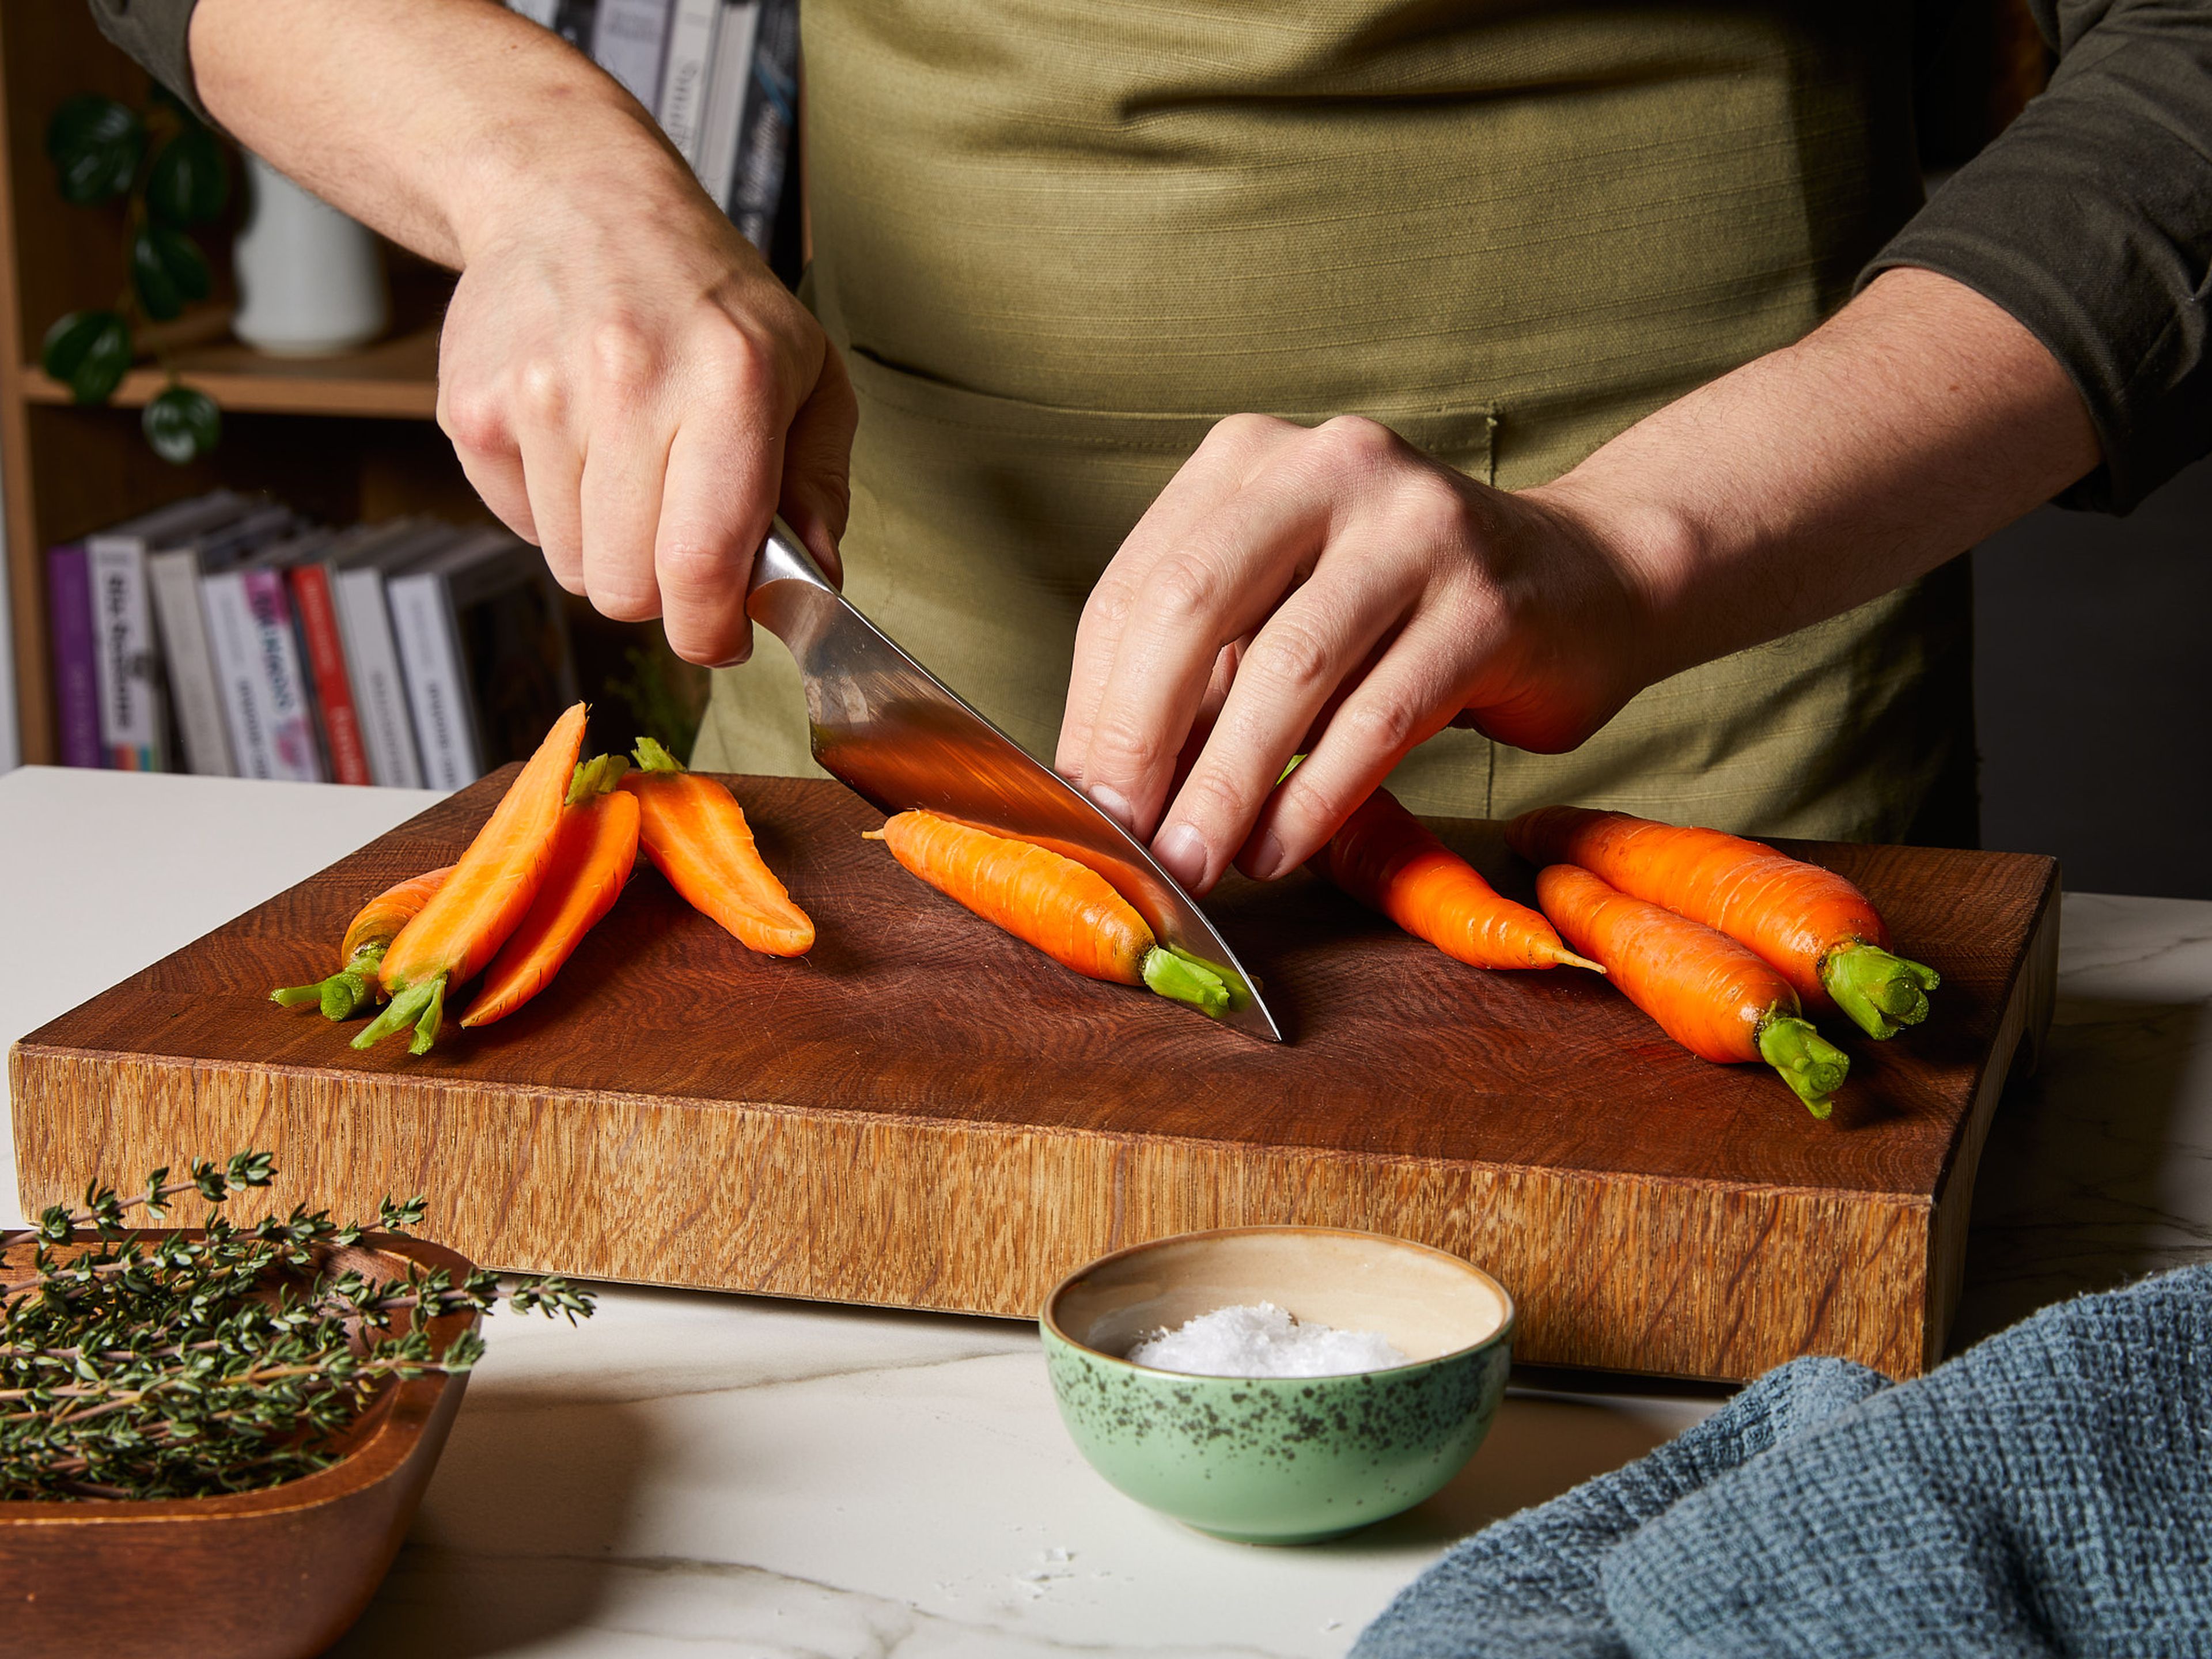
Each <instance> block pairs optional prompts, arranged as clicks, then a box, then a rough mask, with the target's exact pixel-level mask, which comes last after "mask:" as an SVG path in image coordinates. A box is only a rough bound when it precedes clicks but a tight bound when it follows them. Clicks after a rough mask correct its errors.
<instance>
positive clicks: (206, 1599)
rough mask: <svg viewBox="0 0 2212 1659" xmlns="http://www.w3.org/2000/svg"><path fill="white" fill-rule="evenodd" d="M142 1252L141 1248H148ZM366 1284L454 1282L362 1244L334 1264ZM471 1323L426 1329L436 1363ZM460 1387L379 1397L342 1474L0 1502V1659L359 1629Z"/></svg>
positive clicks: (412, 1388)
mask: <svg viewBox="0 0 2212 1659" xmlns="http://www.w3.org/2000/svg"><path fill="white" fill-rule="evenodd" d="M146 1236H147V1237H151V1236H152V1235H150V1234H149V1235H146ZM336 1255H337V1257H338V1258H339V1261H338V1262H337V1265H338V1267H339V1268H340V1270H343V1268H344V1267H354V1268H357V1269H358V1270H359V1271H361V1272H362V1273H363V1274H365V1275H367V1276H368V1277H370V1278H372V1279H392V1278H397V1277H398V1276H400V1274H401V1273H402V1272H403V1271H404V1269H402V1268H401V1267H399V1266H398V1263H397V1262H396V1261H394V1258H398V1257H404V1258H405V1259H406V1260H408V1261H414V1262H416V1263H419V1264H420V1265H421V1266H422V1267H429V1268H435V1267H444V1268H447V1269H449V1270H451V1271H452V1272H453V1273H455V1274H456V1275H459V1274H462V1273H468V1272H470V1271H471V1265H470V1263H469V1262H468V1261H466V1260H465V1259H464V1258H463V1257H461V1256H459V1255H455V1254H454V1253H453V1251H451V1250H448V1249H445V1248H443V1247H442V1246H441V1245H436V1244H428V1243H423V1242H422V1241H421V1240H419V1239H412V1238H394V1237H386V1236H383V1235H378V1234H371V1235H369V1236H368V1237H367V1238H365V1239H364V1240H363V1241H362V1247H360V1248H357V1249H350V1250H345V1251H341V1252H337V1253H336ZM476 1322H477V1315H476V1314H475V1313H474V1311H473V1310H471V1311H470V1312H467V1313H458V1314H452V1315H448V1316H446V1317H445V1318H442V1319H438V1320H434V1321H432V1322H431V1324H430V1331H431V1334H432V1337H433V1339H434V1340H435V1343H436V1345H437V1346H438V1347H439V1348H440V1350H441V1351H442V1350H443V1348H444V1346H445V1345H446V1344H447V1343H448V1342H451V1341H452V1340H453V1339H454V1338H455V1337H457V1336H459V1334H461V1333H462V1332H464V1331H465V1330H468V1329H470V1328H471V1327H472V1326H473V1325H474V1324H475V1323H476ZM467 1382H468V1378H467V1376H465V1375H464V1376H439V1375H431V1376H420V1377H416V1379H415V1380H413V1381H412V1382H409V1383H400V1384H399V1385H398V1387H396V1388H386V1389H385V1390H384V1392H383V1394H382V1395H381V1396H380V1398H379V1399H378V1400H377V1401H375V1403H374V1404H373V1405H372V1406H371V1407H369V1409H368V1411H367V1412H365V1413H362V1416H361V1417H360V1418H359V1419H356V1421H355V1422H354V1423H353V1424H352V1425H350V1426H349V1428H348V1429H347V1430H346V1431H345V1433H344V1434H343V1436H342V1437H340V1438H339V1440H338V1442H337V1449H338V1451H339V1454H340V1456H339V1461H338V1462H336V1463H333V1464H332V1465H331V1467H330V1468H326V1469H319V1470H317V1471H316V1472H315V1473H314V1474H310V1475H306V1476H303V1477H302V1478H301V1479H300V1480H289V1481H287V1482H285V1483H284V1484H283V1486H269V1487H265V1488H264V1489H263V1490H261V1491H259V1492H234V1493H229V1494H227V1495H225V1496H223V1497H220V1498H168V1499H161V1500H158V1501H149V1502H137V1501H125V1502H103V1501H101V1500H99V1499H95V1498H88V1499H81V1500H73V1501H40V1502H36V1503H15V1504H8V1503H0V1654H5V1655H7V1656H8V1659H82V1656H84V1655H87V1654H99V1655H100V1656H102V1659H138V1656H142V1655H143V1656H146V1659H154V1656H157V1655H158V1656H161V1659H173V1656H175V1655H177V1654H179V1653H191V1654H194V1655H197V1656H199V1659H306V1656H308V1655H311V1654H318V1653H320V1652H322V1651H323V1650H325V1648H327V1647H329V1646H330V1645H331V1644H332V1643H333V1642H335V1641H337V1638H339V1637H340V1636H341V1635H343V1633H344V1632H345V1630H346V1628H347V1626H349V1625H351V1624H352V1623H353V1622H354V1620H356V1619H358V1618H359V1617H360V1616H361V1613H362V1609H363V1608H364V1607H367V1606H368V1599H369V1597H370V1596H371V1595H374V1594H375V1592H376V1587H377V1586H378V1585H379V1584H380V1583H382V1582H383V1580H384V1575H385V1573H386V1571H387V1570H389V1568H390V1567H391V1565H392V1557H393V1556H394V1555H396V1554H397V1553H398V1550H399V1543H400V1540H401V1539H402V1538H404V1536H405V1535H406V1533H407V1528H408V1525H409V1523H410V1522H412V1521H413V1519H414V1517H415V1509H416V1505H417V1504H420V1503H421V1502H422V1489H423V1487H424V1486H427V1485H428V1483H429V1480H430V1471H431V1469H432V1468H434V1467H435V1465H436V1463H437V1462H438V1454H439V1453H440V1452H441V1450H443V1449H444V1448H445V1444H446V1431H447V1430H448V1429H449V1428H450V1427H452V1425H453V1413H455V1412H456V1411H457V1410H459V1407H460V1403H461V1393H462V1389H464V1387H465V1385H466V1383H467Z"/></svg>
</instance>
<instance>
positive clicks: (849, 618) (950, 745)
mask: <svg viewBox="0 0 2212 1659" xmlns="http://www.w3.org/2000/svg"><path fill="white" fill-rule="evenodd" d="M745 610H746V611H747V612H748V613H749V614H750V616H751V617H752V619H753V620H754V621H755V622H757V623H759V624H760V625H761V626H762V627H763V628H765V629H768V630H769V633H771V634H774V635H775V636H776V637H777V638H778V639H780V640H781V641H783V642H784V643H785V644H786V645H787V646H789V647H791V654H792V656H793V658H794V659H796V660H797V661H798V664H799V675H800V677H801V678H803V679H804V680H805V683H806V718H807V723H808V725H809V726H810V727H811V731H812V737H813V742H814V758H815V759H816V760H817V761H819V762H821V763H822V765H823V769H826V770H827V771H829V773H830V774H832V775H834V776H836V777H838V778H840V779H842V780H843V781H844V782H845V783H846V784H848V786H850V787H851V788H852V789H853V790H854V792H855V793H858V794H860V796H862V797H863V798H864V799H866V800H867V801H869V802H870V803H871V804H872V805H875V806H877V807H878V808H880V809H881V810H882V811H884V812H886V813H891V812H902V811H907V810H908V808H910V807H920V808H922V809H924V810H926V811H932V812H936V813H939V814H941V815H943V816H944V817H954V818H961V819H964V820H965V821H967V822H968V823H974V824H977V825H980V826H981V827H983V828H986V829H994V830H996V831H998V832H999V833H1000V834H1002V835H1006V836H1013V837H1015V838H1016V839H1018V840H1021V841H1032V842H1041V843H1043V844H1045V845H1048V846H1050V847H1052V848H1054V850H1056V851H1059V852H1061V853H1065V854H1067V855H1068V856H1069V857H1071V858H1074V859H1079V860H1081V861H1082V862H1083V863H1085V864H1087V865H1089V866H1091V868H1092V869H1094V870H1096V871H1097V872H1098V873H1099V874H1100V875H1102V876H1103V877H1105V878H1106V879H1107V880H1108V881H1109V882H1111V883H1113V884H1114V885H1115V888H1117V889H1118V890H1120V891H1121V894H1122V895H1123V896H1125V897H1126V898H1127V899H1128V901H1129V902H1131V903H1132V904H1133V905H1135V906H1136V907H1137V909H1138V911H1139V913H1140V914H1141V915H1143V916H1144V918H1145V920H1146V921H1148V922H1149V923H1151V924H1152V933H1153V934H1154V935H1155V936H1156V937H1157V938H1158V939H1159V941H1160V943H1161V944H1163V945H1170V946H1172V947H1174V948H1175V949H1176V950H1177V951H1183V952H1185V953H1187V954H1188V955H1190V956H1192V957H1196V958H1198V960H1200V962H1203V963H1206V965H1207V966H1208V967H1210V968H1212V969H1213V970H1214V971H1215V972H1216V973H1218V974H1219V975H1221V977H1222V979H1223V980H1224V981H1225V982H1226V983H1227V984H1228V986H1229V988H1230V1006H1229V1012H1227V1013H1225V1014H1224V1015H1223V1016H1222V1017H1221V1018H1222V1020H1223V1023H1224V1024H1230V1025H1234V1026H1236V1027H1237V1029H1238V1030H1243V1031H1246V1032H1249V1034H1250V1035H1252V1036H1256V1037H1261V1038H1264V1039H1265V1040H1266V1041H1267V1042H1281V1041H1282V1040H1283V1034H1282V1032H1281V1031H1280V1030H1279V1029H1278V1028H1277V1026H1276V1024H1275V1021H1274V1017H1273V1015H1271V1014H1270V1013H1268V1012H1267V1004H1266V1003H1265V1002H1264V1001H1262V1000H1261V997H1260V994H1259V992H1258V991H1257V990H1256V989H1255V988H1254V987H1253V985H1252V981H1251V976H1250V975H1249V974H1247V973H1246V972H1245V971H1244V968H1243V963H1240V962H1238V961H1237V953H1236V952H1235V951H1232V950H1231V949H1230V948H1229V942H1228V941H1227V940H1226V939H1223V938H1222V937H1221V935H1220V934H1219V933H1217V932H1215V931H1214V927H1213V924H1212V922H1210V921H1207V920H1206V914H1205V912H1203V911H1202V910H1200V908H1198V906H1197V905H1196V904H1195V903H1194V902H1192V900H1191V897H1190V896H1189V895H1188V893H1186V892H1184V891H1183V890H1182V888H1181V887H1179V886H1177V885H1176V881H1175V878H1173V877H1172V876H1170V875H1169V874H1168V872H1166V871H1164V870H1163V869H1161V868H1160V866H1159V865H1158V863H1156V862H1155V861H1154V860H1153V858H1152V854H1150V853H1149V852H1147V851H1146V849H1145V848H1144V846H1143V844H1142V843H1141V842H1138V841H1137V840H1136V839H1135V838H1134V837H1133V836H1131V835H1130V834H1129V833H1128V831H1127V830H1126V829H1122V828H1121V825H1120V824H1118V823H1115V821H1114V820H1113V819H1112V818H1110V817H1107V816H1106V814H1105V813H1103V812H1102V811H1099V810H1098V808H1097V806H1095V805H1092V804H1091V801H1090V799H1088V798H1087V797H1085V795H1083V794H1082V793H1080V792H1079V791H1078V790H1077V789H1075V788H1074V787H1073V786H1072V785H1071V784H1069V783H1068V781H1066V779H1065V778H1062V777H1061V776H1060V775H1059V774H1057V773H1055V772H1054V771H1053V770H1052V769H1050V768H1048V767H1046V766H1043V765H1041V764H1040V763H1038V762H1036V760H1034V759H1032V758H1031V757H1030V755H1029V753H1028V751H1026V750H1024V749H1023V748H1022V746H1021V745H1020V744H1017V743H1016V742H1015V741H1014V740H1013V739H1012V738H1009V737H1008V736H1007V735H1006V733H1005V732H1001V731H1000V730H999V728H998V727H997V726H994V725H992V724H991V722H990V721H988V720H985V719H984V718H983V717H982V716H981V714H977V713H976V712H975V710H974V709H972V708H969V706H968V705H967V704H966V703H964V702H962V701H961V700H960V699H959V698H958V697H957V696H954V695H953V694H952V693H951V691H950V690H946V689H945V686H944V685H943V684H940V683H939V681H938V679H937V678H935V677H934V676H933V675H932V674H931V673H930V671H928V670H927V669H926V668H924V667H923V666H922V665H921V664H920V663H918V662H916V661H915V659H913V658H912V657H909V656H908V655H907V653H905V652H903V651H902V650H900V649H899V647H897V646H896V645H894V644H893V643H892V642H891V641H890V639H889V638H888V637H886V636H885V635H884V633H883V631H882V630H881V629H878V628H877V627H876V625H875V624H874V623H871V622H870V621H869V620H868V619H867V618H866V617H864V616H862V615H861V614H860V612H859V611H856V610H854V608H853V607H852V605H849V604H848V603H847V601H846V599H845V597H844V595H842V593H840V592H838V591H837V590H836V588H835V587H832V586H830V585H829V580H828V579H827V578H825V577H824V576H823V574H822V572H821V570H820V569H819V568H817V566H816V565H815V562H814V561H813V559H812V558H811V556H809V555H808V554H807V552H806V550H805V548H803V547H802V546H800V545H799V541H798V538H795V537H793V535H791V533H790V532H788V531H787V530H785V529H784V528H783V526H781V525H778V526H775V528H774V529H773V530H771V531H770V532H769V538H768V541H767V543H766V544H764V545H763V547H762V549H761V551H760V556H759V557H758V558H757V559H755V560H754V561H753V574H752V585H751V586H750V589H749V590H748V592H747V593H746V595H745Z"/></svg>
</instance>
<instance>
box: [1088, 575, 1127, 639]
mask: <svg viewBox="0 0 2212 1659" xmlns="http://www.w3.org/2000/svg"><path fill="white" fill-rule="evenodd" d="M1135 601H1136V593H1135V591H1134V590H1133V588H1131V587H1130V586H1129V584H1128V583H1127V582H1126V581H1124V580H1121V579H1120V578H1118V577H1115V576H1114V575H1112V574H1108V575H1105V576H1102V577H1100V578H1099V579H1098V585H1097V586H1096V587H1093V588H1092V589H1091V597H1090V598H1089V599H1085V601H1084V602H1083V611H1084V620H1085V621H1086V622H1089V623H1093V624H1094V625H1096V624H1098V623H1105V624H1108V625H1109V626H1112V627H1115V628H1118V627H1120V626H1121V623H1124V622H1126V621H1127V620H1128V617H1129V611H1130V608H1131V606H1132V605H1134V603H1135Z"/></svg>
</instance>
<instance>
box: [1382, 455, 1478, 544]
mask: <svg viewBox="0 0 2212 1659" xmlns="http://www.w3.org/2000/svg"><path fill="white" fill-rule="evenodd" d="M1395 516H1396V517H1397V519H1398V521H1399V523H1400V525H1401V528H1402V530H1403V532H1404V533H1405V534H1407V535H1408V536H1411V537H1413V538H1415V539H1416V540H1417V541H1419V542H1421V543H1423V544H1435V543H1439V542H1456V541H1461V540H1463V539H1464V538H1466V535H1467V533H1468V504H1467V498H1466V497H1465V496H1463V495H1461V494H1460V492H1459V491H1458V490H1456V489H1453V488H1452V485H1451V483H1450V481H1449V479H1446V478H1443V477H1439V476H1437V474H1435V473H1432V472H1428V471H1422V472H1420V473H1418V474H1416V475H1415V476H1414V477H1412V478H1410V479H1408V480H1407V482H1406V484H1405V486H1404V488H1403V489H1401V490H1400V491H1399V494H1398V500H1397V502H1396V507H1395Z"/></svg>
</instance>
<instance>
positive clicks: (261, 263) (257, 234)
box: [231, 152, 392, 357]
mask: <svg viewBox="0 0 2212 1659" xmlns="http://www.w3.org/2000/svg"><path fill="white" fill-rule="evenodd" d="M246 189H247V192H248V199H247V203H246V223H245V226H244V228H242V229H240V232H239V233H238V242H237V246H236V257H237V273H238V314H237V316H236V317H235V318H234V319H232V322H231V327H232V328H233V330H234V331H236V333H237V335H238V337H239V338H240V339H241V340H243V341H245V342H246V344H248V345H250V346H252V347H254V348H256V349H258V350H261V351H265V352H268V353H270V355H271V356H280V357H319V356H326V355H328V354H330V353H331V352H335V351H345V350H349V349H351V348H353V347H355V346H358V345H364V344H366V343H368V342H369V341H371V340H373V339H374V338H375V337H377V336H378V335H380V334H381V333H383V332H384V330H385V327H386V325H387V324H388V323H389V322H390V321H391V319H392V301H391V296H390V294H389V292H388V290H387V289H386V287H385V281H384V260H383V255H382V251H381V250H380V248H379V247H378V246H377V243H376V238H375V237H374V236H373V235H371V234H369V232H368V229H367V228H365V227H363V226H362V225H361V224H359V223H357V222H355V221H354V220H351V219H349V218H348V217H346V216H345V215H344V214H343V213H340V212H339V211H338V210H337V209H336V208H334V207H332V206H331V205H330V204H329V203H327V202H325V201H324V200H323V199H322V198H321V197H318V196H315V195H313V194H311V193H310V192H309V191H305V190H302V189H301V187H300V186H299V185H295V184H294V183H293V182H292V181H291V180H290V179H287V178H286V177H285V176H284V175H283V173H279V172H278V171H277V170H276V168H275V167H271V166H270V164H269V163H268V162H266V161H263V160H262V159H261V158H260V157H259V156H258V155H253V154H252V153H250V152H249V153H247V155H246Z"/></svg>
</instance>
